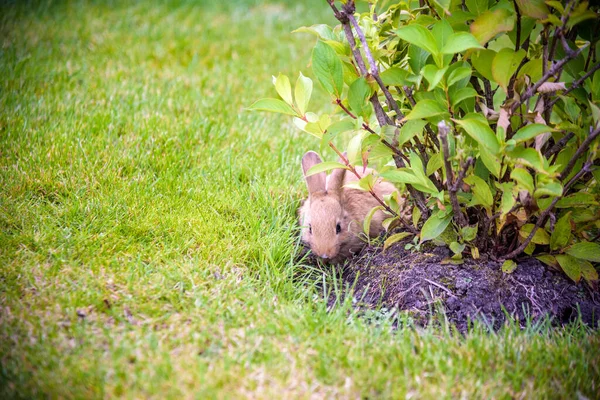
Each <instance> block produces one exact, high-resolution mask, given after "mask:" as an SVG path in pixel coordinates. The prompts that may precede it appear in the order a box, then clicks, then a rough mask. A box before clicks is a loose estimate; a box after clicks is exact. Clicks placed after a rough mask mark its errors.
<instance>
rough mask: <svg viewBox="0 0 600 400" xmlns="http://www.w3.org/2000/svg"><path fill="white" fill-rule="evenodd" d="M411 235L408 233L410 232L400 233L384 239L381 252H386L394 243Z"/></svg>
mask: <svg viewBox="0 0 600 400" xmlns="http://www.w3.org/2000/svg"><path fill="white" fill-rule="evenodd" d="M411 235H412V233H410V232H400V233H396V234H393V235H392V236H390V237H388V238H387V239H385V242H383V251H385V250H387V249H388V248H389V247H390V246H391V245H393V244H394V243H396V242H399V241H401V240H402V239H404V238H407V237H409V236H411Z"/></svg>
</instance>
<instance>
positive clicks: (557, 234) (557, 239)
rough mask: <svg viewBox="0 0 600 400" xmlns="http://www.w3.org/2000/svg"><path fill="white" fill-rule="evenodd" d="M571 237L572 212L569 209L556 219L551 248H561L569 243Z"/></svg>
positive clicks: (551, 236) (551, 237)
mask: <svg viewBox="0 0 600 400" xmlns="http://www.w3.org/2000/svg"><path fill="white" fill-rule="evenodd" d="M570 239H571V212H570V211H569V212H568V213H566V214H565V215H563V216H562V217H560V218H559V219H558V221H556V224H555V225H554V231H552V235H550V250H559V249H562V248H563V247H565V246H566V245H567V244H569V240H570Z"/></svg>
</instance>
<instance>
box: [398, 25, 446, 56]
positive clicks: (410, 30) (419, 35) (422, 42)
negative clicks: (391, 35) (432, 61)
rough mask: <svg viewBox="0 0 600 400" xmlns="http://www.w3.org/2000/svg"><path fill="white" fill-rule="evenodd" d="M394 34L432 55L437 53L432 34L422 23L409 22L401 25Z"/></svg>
mask: <svg viewBox="0 0 600 400" xmlns="http://www.w3.org/2000/svg"><path fill="white" fill-rule="evenodd" d="M396 34H397V35H398V37H399V38H400V39H402V40H404V41H406V42H408V43H410V44H414V45H415V46H418V47H420V48H422V49H423V50H426V51H428V52H429V53H431V54H433V55H434V56H435V55H437V54H438V53H439V50H438V48H437V44H436V42H435V38H434V37H433V34H432V33H431V32H430V31H429V30H428V29H427V28H425V27H424V26H422V25H419V24H410V25H406V26H403V27H401V28H400V29H398V30H397V31H396Z"/></svg>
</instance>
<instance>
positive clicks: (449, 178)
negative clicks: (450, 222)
mask: <svg viewBox="0 0 600 400" xmlns="http://www.w3.org/2000/svg"><path fill="white" fill-rule="evenodd" d="M448 132H450V127H449V126H448V125H447V124H446V121H443V120H442V121H441V122H440V123H439V124H438V135H439V137H440V142H441V143H442V151H443V156H444V166H445V167H446V186H447V187H448V195H449V196H450V203H452V211H454V215H455V217H456V221H457V222H458V224H459V225H460V226H461V227H463V226H466V225H467V219H466V218H465V216H464V214H463V213H462V211H461V209H460V204H459V203H458V197H456V191H457V190H456V186H455V184H454V183H453V181H454V174H453V172H452V165H451V164H450V150H449V149H448Z"/></svg>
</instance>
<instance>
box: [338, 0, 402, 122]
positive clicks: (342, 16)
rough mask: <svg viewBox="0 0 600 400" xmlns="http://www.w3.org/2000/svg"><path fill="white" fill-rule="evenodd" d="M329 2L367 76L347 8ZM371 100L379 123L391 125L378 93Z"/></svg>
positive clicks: (358, 62) (357, 60) (360, 68)
mask: <svg viewBox="0 0 600 400" xmlns="http://www.w3.org/2000/svg"><path fill="white" fill-rule="evenodd" d="M327 3H329V6H330V7H331V9H332V10H333V14H334V15H335V18H336V19H337V20H338V21H340V23H341V24H342V28H343V29H344V33H345V35H346V39H347V40H348V44H349V45H350V49H351V50H352V55H353V56H354V59H355V60H356V65H357V66H358V69H359V71H360V74H361V75H362V76H364V77H366V76H367V75H368V71H367V67H366V66H365V62H364V60H363V59H362V55H361V54H360V49H359V48H358V46H357V45H356V40H354V34H353V33H352V27H351V26H350V23H349V19H348V15H347V14H346V10H344V11H340V10H338V9H337V7H336V6H335V4H334V0H327ZM350 4H351V5H352V7H354V2H353V1H349V2H348V4H347V6H349V5H350ZM352 12H354V10H352ZM369 101H370V102H371V104H372V105H373V110H374V111H375V116H376V117H377V122H378V123H379V125H381V126H384V125H390V124H391V123H392V120H391V119H390V117H388V115H387V114H386V113H385V111H384V110H383V107H382V106H381V104H380V103H379V99H378V98H377V93H375V94H373V96H371V98H370V99H369Z"/></svg>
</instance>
